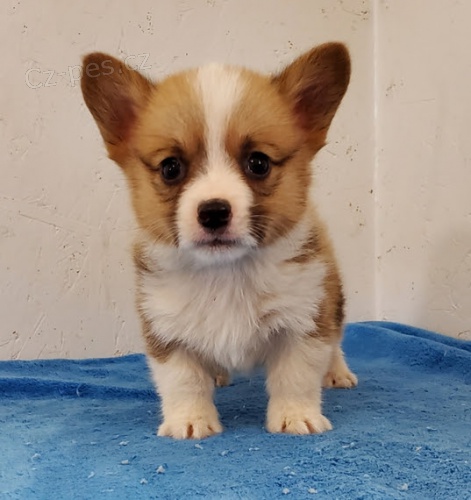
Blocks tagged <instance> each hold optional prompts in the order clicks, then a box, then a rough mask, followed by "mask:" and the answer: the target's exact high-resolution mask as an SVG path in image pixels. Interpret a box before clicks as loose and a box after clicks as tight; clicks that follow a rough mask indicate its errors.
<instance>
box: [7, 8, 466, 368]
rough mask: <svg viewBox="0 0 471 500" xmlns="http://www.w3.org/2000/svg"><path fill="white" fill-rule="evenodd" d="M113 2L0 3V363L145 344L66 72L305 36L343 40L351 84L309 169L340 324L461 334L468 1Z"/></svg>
mask: <svg viewBox="0 0 471 500" xmlns="http://www.w3.org/2000/svg"><path fill="white" fill-rule="evenodd" d="M431 4H435V7H434V8H432V7H431V6H430V5H431ZM109 5H111V4H110V3H109V2H105V1H104V0H95V1H94V2H81V3H78V2H76V3H70V2H67V3H65V2H63V3H60V2H53V1H52V0H44V1H43V2H41V3H40V4H39V3H37V2H33V0H28V1H24V0H23V1H21V2H16V1H14V2H3V3H2V4H1V6H0V11H1V14H0V42H1V43H2V47H4V58H3V71H1V72H0V88H1V93H0V282H1V283H2V287H1V288H0V317H1V318H2V321H1V328H0V358H3V359H8V358H36V357H58V356H60V357H82V356H108V355H114V354H123V353H127V352H131V351H134V350H139V349H141V343H140V339H139V333H138V323H137V320H136V316H135V313H134V303H133V300H134V299H133V292H132V290H133V277H132V272H131V269H130V264H131V263H130V258H129V256H128V247H129V241H130V237H131V235H132V227H133V221H132V217H131V215H130V210H129V206H128V198H127V193H126V190H125V185H124V182H123V179H122V176H121V174H120V172H119V170H118V168H117V167H115V166H114V165H113V164H112V163H111V161H109V160H108V159H107V158H106V155H105V152H104V148H103V146H102V144H101V141H100V138H99V136H98V133H97V130H96V128H95V125H94V123H92V120H91V118H90V116H89V114H88V111H87V110H86V109H85V108H84V105H83V103H82V100H81V95H80V90H79V87H78V85H77V82H76V77H77V75H78V69H77V67H76V65H78V64H79V63H80V57H81V55H82V54H84V53H86V52H88V51H92V50H103V51H108V52H110V53H112V54H115V55H118V56H122V57H126V56H135V57H134V58H131V59H129V61H130V62H131V63H132V64H134V65H138V64H142V63H144V62H145V66H146V68H147V69H146V70H145V72H146V73H147V74H149V75H151V76H154V77H157V78H158V77H160V76H163V75H166V74H168V73H170V72H172V71H175V70H178V69H182V68H184V67H188V66H194V65H198V64H201V63H204V62H207V61H210V60H218V61H226V62H231V63H237V64H244V65H248V66H250V67H253V68H259V69H261V70H266V71H269V70H273V69H277V68H279V67H280V66H281V65H282V64H284V63H286V62H288V61H289V60H291V59H292V58H294V57H295V56H296V55H298V54H299V53H300V52H302V51H303V50H305V49H307V48H309V47H311V46H312V45H315V44H317V43H321V42H324V41H328V40H342V41H345V42H347V43H348V45H349V46H350V49H351V52H352V58H353V64H354V66H353V68H354V73H353V78H352V84H351V87H350V90H349V92H348V94H347V97H346V99H345V101H344V103H343V104H342V107H341V109H340V111H339V114H338V116H337V118H336V120H335V122H334V124H333V127H332V129H331V132H330V138H331V140H330V142H329V144H328V145H327V146H326V148H325V149H324V150H323V151H322V153H321V154H320V155H319V157H318V158H317V161H316V162H315V164H316V168H317V185H316V189H315V190H314V193H313V196H315V197H316V199H317V200H318V203H319V205H320V208H321V211H322V213H323V215H324V217H325V218H326V219H328V220H329V221H330V226H331V229H332V235H333V238H334V241H335V243H336V246H337V250H338V255H339V258H340V262H341V265H342V268H343V271H344V275H345V282H346V291H347V295H348V304H349V307H348V319H349V320H351V321H354V320H361V319H371V318H382V317H385V318H388V319H391V320H400V321H405V322H410V323H415V324H419V325H422V326H428V327H430V328H435V329H437V330H439V331H443V332H444V333H448V334H452V335H458V334H459V333H460V332H462V331H465V330H466V329H467V328H468V332H469V319H470V312H469V310H470V307H469V306H470V305H471V304H470V299H469V292H468V289H469V286H470V281H471V277H470V276H471V273H470V270H469V267H470V265H471V264H470V257H469V250H470V248H471V244H470V239H471V237H470V231H469V224H466V222H469V217H470V215H469V214H470V213H471V207H470V201H469V197H467V196H466V190H467V186H469V185H470V183H469V181H470V178H469V177H470V174H469V168H468V169H466V167H467V163H466V162H467V161H469V153H470V151H469V148H470V146H469V145H468V144H467V143H466V125H467V123H466V120H469V118H468V117H469V116H470V113H469V111H470V109H469V107H470V102H471V101H470V99H469V91H468V85H467V81H466V77H468V81H469V76H470V74H469V73H470V59H469V56H468V54H467V49H466V45H465V44H462V42H461V41H462V40H467V32H466V15H468V18H469V14H471V5H470V4H466V3H464V2H463V3H461V4H460V3H458V2H452V1H451V0H450V1H443V2H440V3H439V2H436V3H434V2H431V3H430V2H426V1H425V0H423V1H419V0H410V1H407V2H406V1H397V2H396V1H395V2H392V1H391V2H368V1H361V0H349V1H348V2H347V1H341V0H338V1H334V0H325V1H319V0H297V1H296V2H293V1H291V0H257V1H256V2H252V1H249V0H228V1H223V0H208V1H203V0H187V1H183V0H182V1H171V0H165V1H159V2H155V1H151V0H148V1H147V0H141V1H140V2H139V3H138V6H139V9H137V8H136V7H134V6H133V4H131V3H127V2H119V3H118V2H116V3H113V4H112V5H113V7H112V9H111V8H110V7H109ZM437 5H440V6H442V7H441V8H440V9H439V8H438V7H437ZM393 6H394V8H393ZM445 7H448V8H445ZM144 54H148V56H147V55H144ZM146 58H147V59H146ZM145 59H146V60H145ZM144 60H145V61H144ZM28 70H33V71H30V72H29V73H28ZM48 78H50V80H49V81H48ZM33 87H34V88H33ZM375 113H376V122H375V121H374V118H375ZM375 124H376V127H375ZM468 130H469V127H468ZM467 158H468V159H467ZM466 180H467V181H468V182H466ZM375 206H376V209H375ZM403 247H404V248H403ZM466 304H467V305H468V308H467V309H468V310H466ZM466 316H467V317H466ZM467 321H468V327H466V323H467Z"/></svg>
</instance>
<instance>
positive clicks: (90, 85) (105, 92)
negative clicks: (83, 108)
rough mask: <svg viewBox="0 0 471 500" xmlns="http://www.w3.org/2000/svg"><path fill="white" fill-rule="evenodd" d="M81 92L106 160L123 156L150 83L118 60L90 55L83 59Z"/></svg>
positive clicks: (146, 98)
mask: <svg viewBox="0 0 471 500" xmlns="http://www.w3.org/2000/svg"><path fill="white" fill-rule="evenodd" d="M81 85H82V93H83V97H84V100H85V103H86V105H87V107H88V109H89V110H90V112H91V114H92V115H93V118H95V121H96V123H97V125H98V128H99V129H100V132H101V135H102V136H103V139H104V141H105V144H106V147H107V149H108V153H109V155H110V158H112V159H113V160H118V159H119V158H120V157H122V155H123V154H125V153H126V150H127V146H128V141H129V139H130V136H131V133H132V131H133V128H134V126H135V125H136V122H137V118H138V115H139V113H140V112H141V111H142V110H143V109H144V107H145V105H146V103H147V101H148V99H149V96H150V94H151V91H152V88H153V84H152V82H150V81H149V80H148V79H147V78H145V77H144V76H143V75H141V74H140V73H138V72H137V71H135V70H133V69H131V68H130V67H129V66H127V65H126V64H124V63H123V62H121V61H119V60H118V59H116V58H114V57H112V56H109V55H107V54H103V53H100V52H94V53H92V54H88V55H87V56H85V57H84V59H83V66H82V81H81Z"/></svg>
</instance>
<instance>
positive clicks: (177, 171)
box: [160, 156, 185, 184]
mask: <svg viewBox="0 0 471 500" xmlns="http://www.w3.org/2000/svg"><path fill="white" fill-rule="evenodd" d="M160 174H161V175H162V179H163V180H164V181H165V182H166V183H167V184H173V183H175V182H178V181H180V180H181V179H183V176H184V175H185V166H184V165H183V163H182V162H181V161H180V160H179V159H178V158H176V157H175V156H170V157H169V158H165V160H163V161H162V163H161V164H160Z"/></svg>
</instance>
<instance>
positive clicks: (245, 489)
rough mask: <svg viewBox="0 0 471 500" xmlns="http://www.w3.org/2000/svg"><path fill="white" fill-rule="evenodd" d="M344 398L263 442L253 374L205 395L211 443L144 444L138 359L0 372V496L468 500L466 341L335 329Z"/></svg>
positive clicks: (400, 329) (470, 358)
mask: <svg viewBox="0 0 471 500" xmlns="http://www.w3.org/2000/svg"><path fill="white" fill-rule="evenodd" d="M344 348H345V351H346V354H347V357H348V359H349V362H350V364H351V366H352V369H354V370H355V372H356V373H357V374H358V376H359V380H360V384H359V386H358V388H357V389H354V390H335V389H334V390H329V391H326V392H325V397H324V400H325V405H324V408H325V414H326V415H327V416H328V417H329V418H330V420H331V421H332V423H333V425H334V430H333V431H332V432H329V433H326V434H323V435H315V436H307V437H299V436H288V435H270V434H268V433H267V432H266V431H265V430H264V427H263V423H264V417H265V406H266V396H265V391H264V381H263V377H262V376H261V375H259V374H258V375H254V376H253V377H251V378H250V379H247V378H245V379H244V378H237V379H236V380H235V381H234V382H233V383H232V384H231V386H230V387H226V388H222V389H219V390H218V392H217V395H216V401H217V406H218V409H219V411H220V414H221V419H222V422H223V424H224V426H225V429H226V431H225V433H224V434H222V435H220V436H217V437H214V438H211V439H208V440H203V441H198V442H195V441H173V440H170V439H166V438H165V439H164V438H157V437H156V436H155V429H156V426H157V423H158V418H159V417H158V401H157V398H156V396H155V395H154V391H153V389H152V386H151V383H150V380H149V374H148V372H147V369H146V364H145V360H144V357H143V356H142V355H132V356H125V357H122V358H114V359H93V360H81V361H70V360H57V361H5V362H1V363H0V497H1V498H13V499H14V498H25V499H42V498H44V499H56V498H57V499H68V498H87V499H101V498H109V499H120V498H123V499H134V498H139V499H146V498H162V499H165V498H172V499H173V498H210V499H212V498H214V499H221V498H224V499H226V498H227V499H232V498H238V499H240V498H244V499H245V498H247V499H264V498H269V499H273V498H296V499H302V498H326V499H334V498H341V499H343V498H345V499H355V498H365V499H366V498H367V499H381V500H383V499H387V498H418V499H431V498H437V499H448V498H452V499H463V498H471V489H470V488H471V486H470V485H471V474H470V470H471V451H470V450H471V391H470V387H471V386H470V384H471V343H470V342H463V341H459V340H456V339H451V338H445V337H442V336H439V335H436V334H433V333H430V332H425V331H422V330H418V329H414V328H411V327H406V326H402V325H398V324H390V323H376V322H368V323H356V324H351V325H349V326H348V327H347V331H346V336H345V342H344Z"/></svg>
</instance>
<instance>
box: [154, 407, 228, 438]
mask: <svg viewBox="0 0 471 500" xmlns="http://www.w3.org/2000/svg"><path fill="white" fill-rule="evenodd" d="M221 432H222V425H221V423H220V422H219V418H218V416H217V414H216V415H213V414H209V413H208V414H205V415H201V414H200V415H188V416H186V417H185V416H178V417H175V418H172V417H170V418H168V417H167V418H166V419H165V420H164V421H163V423H162V424H161V425H160V427H159V430H158V431H157V435H158V436H166V437H172V438H175V439H203V438H206V437H209V436H213V435H214V434H219V433H221Z"/></svg>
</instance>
